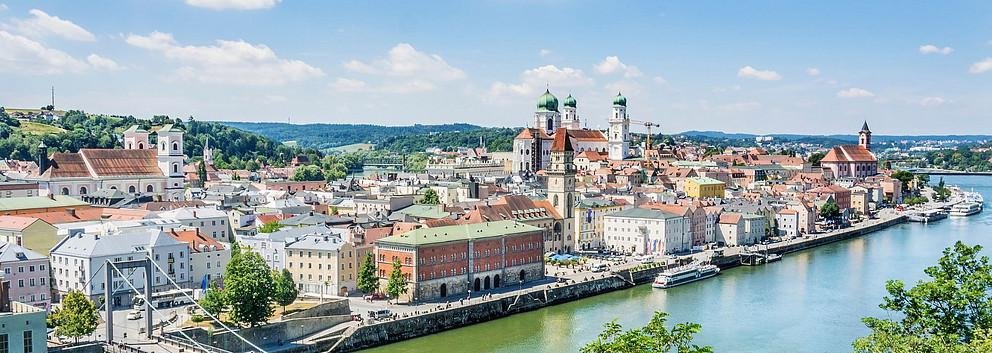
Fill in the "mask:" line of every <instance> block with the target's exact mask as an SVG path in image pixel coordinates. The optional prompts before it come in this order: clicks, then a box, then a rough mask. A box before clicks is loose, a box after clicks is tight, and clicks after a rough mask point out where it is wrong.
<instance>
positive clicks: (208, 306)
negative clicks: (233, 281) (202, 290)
mask: <svg viewBox="0 0 992 353" xmlns="http://www.w3.org/2000/svg"><path fill="white" fill-rule="evenodd" d="M199 304H200V306H201V307H203V310H206V311H207V312H208V313H210V315H213V316H217V315H220V312H221V311H223V310H224V307H226V306H227V303H226V302H225V298H224V291H222V290H221V289H220V288H217V285H215V284H211V285H210V288H209V289H207V293H206V294H204V295H203V297H202V298H200V301H199Z"/></svg>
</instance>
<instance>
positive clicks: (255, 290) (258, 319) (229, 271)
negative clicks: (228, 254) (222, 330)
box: [224, 251, 273, 326]
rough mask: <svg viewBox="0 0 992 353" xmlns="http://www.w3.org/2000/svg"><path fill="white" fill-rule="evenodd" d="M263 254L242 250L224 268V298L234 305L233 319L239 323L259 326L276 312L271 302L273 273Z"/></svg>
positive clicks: (231, 315)
mask: <svg viewBox="0 0 992 353" xmlns="http://www.w3.org/2000/svg"><path fill="white" fill-rule="evenodd" d="M269 271H270V270H269V266H268V265H266V264H265V260H264V259H262V256H261V255H259V254H258V253H256V252H253V251H239V252H238V255H237V256H236V257H232V258H231V261H230V262H229V263H228V264H227V268H226V269H225V270H224V297H225V301H226V302H227V303H228V304H229V305H230V306H231V312H230V318H231V320H233V321H234V322H237V323H239V324H242V325H244V324H247V325H249V326H255V325H257V324H259V323H263V322H265V321H266V320H267V319H268V318H269V316H270V315H272V312H273V308H272V305H271V304H270V302H269V299H270V296H271V294H272V289H273V285H272V276H271V275H270V274H269Z"/></svg>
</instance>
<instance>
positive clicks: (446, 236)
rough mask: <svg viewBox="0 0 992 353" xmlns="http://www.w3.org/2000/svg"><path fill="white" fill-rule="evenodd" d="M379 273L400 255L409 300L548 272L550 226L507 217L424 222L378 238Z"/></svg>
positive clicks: (460, 294) (455, 294) (458, 294)
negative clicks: (545, 227)
mask: <svg viewBox="0 0 992 353" xmlns="http://www.w3.org/2000/svg"><path fill="white" fill-rule="evenodd" d="M375 253H376V260H377V265H378V267H379V277H380V279H381V280H382V281H387V279H388V277H389V273H390V272H392V269H393V262H394V261H399V262H400V264H401V267H400V268H401V270H402V272H403V274H404V276H405V277H406V278H407V289H408V292H407V294H406V295H405V296H404V297H403V298H401V299H405V300H413V301H424V300H436V299H445V298H451V299H459V298H464V297H465V295H466V294H467V293H469V291H472V292H476V293H480V292H485V291H487V290H491V289H496V288H501V287H504V286H507V285H515V284H522V283H523V282H530V281H533V280H538V279H542V278H544V258H543V256H544V230H543V229H541V228H538V227H534V226H530V225H527V224H523V223H520V222H516V221H512V220H505V221H495V222H483V223H469V224H458V225H451V226H443V227H435V228H419V229H415V230H413V231H410V232H407V233H403V234H398V235H392V236H388V237H385V238H382V239H379V240H377V241H376V243H375Z"/></svg>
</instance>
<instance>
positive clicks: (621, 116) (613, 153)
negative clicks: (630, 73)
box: [607, 93, 630, 161]
mask: <svg viewBox="0 0 992 353" xmlns="http://www.w3.org/2000/svg"><path fill="white" fill-rule="evenodd" d="M607 139H608V140H609V144H610V150H609V155H610V160H613V161H622V160H624V159H627V151H629V150H630V117H628V116H627V97H624V96H623V95H621V94H620V93H617V96H616V97H615V98H613V113H612V114H611V115H610V131H609V132H608V133H607Z"/></svg>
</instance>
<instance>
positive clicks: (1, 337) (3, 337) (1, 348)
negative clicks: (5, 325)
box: [0, 333, 10, 353]
mask: <svg viewBox="0 0 992 353" xmlns="http://www.w3.org/2000/svg"><path fill="white" fill-rule="evenodd" d="M0 353H10V343H9V342H7V334H6V333H0Z"/></svg>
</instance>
